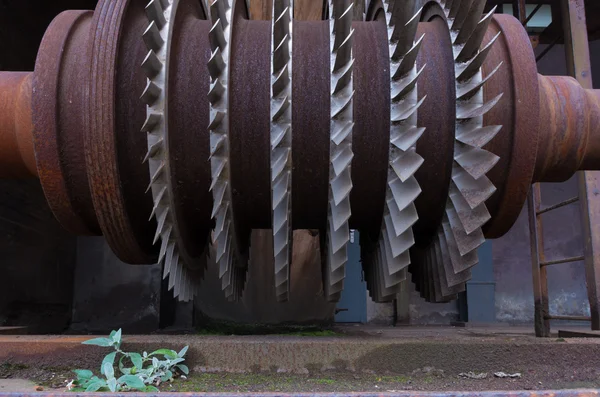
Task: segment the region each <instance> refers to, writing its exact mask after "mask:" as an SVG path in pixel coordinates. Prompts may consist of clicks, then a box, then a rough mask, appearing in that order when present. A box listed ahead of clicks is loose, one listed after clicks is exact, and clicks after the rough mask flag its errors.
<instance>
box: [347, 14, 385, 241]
mask: <svg viewBox="0 0 600 397" xmlns="http://www.w3.org/2000/svg"><path fill="white" fill-rule="evenodd" d="M352 26H353V28H354V41H353V51H354V52H355V53H356V54H363V55H364V56H357V57H356V58H355V61H354V78H353V85H354V91H355V93H354V120H355V122H354V129H353V131H352V151H353V153H354V158H353V160H352V183H353V187H352V192H351V193H350V205H351V208H352V217H351V218H350V227H352V228H353V229H360V233H361V238H362V237H366V236H367V235H368V236H369V238H370V239H371V240H373V241H377V239H378V237H379V232H380V230H381V222H382V221H383V208H384V205H385V188H386V182H387V159H388V151H389V145H390V143H389V137H390V107H389V106H388V104H389V100H390V93H389V90H387V89H386V88H387V87H389V86H390V75H389V71H388V69H387V64H388V63H389V55H388V52H389V48H388V46H387V31H386V29H385V23H384V21H381V22H380V23H371V22H354V23H353V24H352Z"/></svg>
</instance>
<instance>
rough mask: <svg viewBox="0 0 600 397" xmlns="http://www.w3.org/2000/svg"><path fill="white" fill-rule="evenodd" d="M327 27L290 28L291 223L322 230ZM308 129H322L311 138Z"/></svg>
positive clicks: (304, 24) (316, 24) (326, 182)
mask: <svg viewBox="0 0 600 397" xmlns="http://www.w3.org/2000/svg"><path fill="white" fill-rule="evenodd" d="M328 29H329V24H328V23H327V22H321V21H298V22H296V23H294V24H293V35H294V37H296V38H297V39H295V40H293V41H292V46H293V48H292V53H293V57H292V70H293V71H294V72H293V73H294V77H293V78H294V79H298V80H297V81H303V84H292V98H294V105H293V106H292V131H294V136H293V138H292V162H293V164H294V166H293V168H292V224H293V228H294V229H320V230H325V226H326V223H327V199H328V189H329V134H327V133H325V131H329V109H330V94H329V89H330V87H329V30H328ZM313 131H323V133H322V134H313V133H312V132H313Z"/></svg>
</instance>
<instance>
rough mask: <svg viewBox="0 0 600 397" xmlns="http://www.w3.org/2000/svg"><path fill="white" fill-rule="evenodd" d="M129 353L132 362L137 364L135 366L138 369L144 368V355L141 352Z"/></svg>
mask: <svg viewBox="0 0 600 397" xmlns="http://www.w3.org/2000/svg"><path fill="white" fill-rule="evenodd" d="M128 354H129V358H130V359H131V362H132V363H133V365H135V367H136V368H137V369H142V366H143V365H144V364H143V362H142V356H141V355H140V354H139V353H128Z"/></svg>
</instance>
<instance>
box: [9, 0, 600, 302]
mask: <svg viewBox="0 0 600 397" xmlns="http://www.w3.org/2000/svg"><path fill="white" fill-rule="evenodd" d="M484 6H485V1H484V0H446V1H444V0H420V1H417V0H409V1H400V0H395V1H394V0H385V1H384V0H373V1H371V2H370V3H369V5H368V7H367V12H366V18H365V20H362V21H356V20H354V21H353V20H352V16H353V2H352V1H351V0H331V1H330V2H329V3H328V4H327V7H326V9H327V10H328V12H326V13H325V15H326V17H325V18H324V19H323V20H320V21H303V20H298V19H294V3H293V0H274V2H273V15H272V19H271V20H270V21H257V20H250V19H249V18H248V9H247V5H246V2H245V1H244V0H215V1H213V2H212V3H211V4H210V6H208V5H207V4H205V3H204V2H202V1H199V0H151V1H149V2H148V1H147V0H101V1H99V3H98V7H97V9H96V10H95V11H94V12H91V11H67V12H64V13H62V14H60V15H59V16H57V17H56V18H55V20H54V21H53V22H52V24H51V25H50V26H49V27H48V30H47V32H46V34H45V36H44V39H43V40H42V43H41V46H40V50H39V53H38V58H37V60H36V67H35V71H34V72H32V73H15V72H0V92H2V93H4V94H3V96H1V99H2V100H3V101H5V102H6V106H3V107H2V109H0V110H1V111H0V122H1V124H0V125H3V126H5V128H6V129H7V131H6V133H5V134H3V135H0V148H3V149H6V150H4V151H3V153H4V152H7V153H10V155H9V156H4V157H2V159H0V164H1V165H2V167H0V170H3V171H2V172H3V173H2V176H6V177H13V176H15V175H21V176H22V175H24V174H25V175H26V174H31V175H34V176H37V177H39V179H40V182H41V185H42V187H43V190H44V194H45V196H46V198H47V201H48V204H49V206H50V208H51V210H52V212H53V213H54V214H55V216H56V218H57V219H58V221H59V222H60V223H61V224H62V225H63V226H64V227H65V228H67V229H68V230H70V231H71V232H73V233H75V234H78V235H103V236H105V238H106V240H107V242H108V244H109V245H110V247H111V248H112V249H113V251H114V252H115V254H116V255H117V256H118V257H119V258H120V259H121V260H123V261H124V262H127V263H132V264H148V263H156V262H158V263H162V264H163V266H164V268H163V275H164V277H165V278H168V286H169V288H170V289H172V290H173V293H174V295H175V296H176V297H178V298H179V299H180V300H184V301H189V300H191V299H193V297H194V295H195V294H196V293H197V291H198V288H201V287H202V282H203V281H202V278H203V276H204V273H205V269H206V267H207V265H208V266H211V267H214V270H215V273H218V276H219V281H218V282H219V283H220V288H221V289H222V290H223V292H224V293H225V296H226V297H227V298H229V299H231V300H237V299H239V298H240V297H241V296H242V292H243V290H244V286H245V283H246V275H247V271H248V267H249V266H262V267H264V272H262V271H261V272H259V274H261V276H264V280H269V281H268V282H265V281H264V280H262V279H260V278H259V279H256V278H255V279H253V280H252V281H251V282H256V283H261V287H263V288H266V289H267V291H266V292H267V293H272V296H273V299H276V300H278V301H286V300H288V299H290V295H291V293H292V292H293V282H294V280H293V279H292V278H291V274H294V273H293V272H292V271H291V269H292V266H293V264H292V252H293V247H292V242H293V231H294V230H297V229H311V230H317V231H318V232H319V237H320V244H321V247H320V249H321V259H322V260H321V271H322V283H323V284H322V289H323V294H324V296H325V298H326V299H328V300H330V301H336V300H338V299H339V298H340V295H341V292H342V289H343V285H344V277H345V273H346V263H347V261H348V256H347V246H348V242H349V239H350V230H351V229H355V230H357V231H358V232H359V233H360V245H361V259H362V266H363V270H364V274H365V279H366V282H367V287H368V289H369V293H370V295H371V297H372V299H373V300H375V301H377V302H385V301H390V300H392V299H395V298H396V297H397V296H398V292H399V291H401V289H402V288H403V282H404V281H405V280H406V278H407V272H410V273H411V278H412V281H413V282H414V283H415V285H416V288H417V290H418V291H419V292H420V293H421V295H422V296H423V297H424V298H425V299H426V300H428V301H431V302H444V301H448V300H450V299H454V298H455V297H456V296H457V294H458V293H459V292H461V291H463V290H464V288H465V282H466V281H467V280H469V278H470V277H471V268H472V267H473V266H474V265H475V264H476V263H477V261H478V258H477V248H478V247H479V246H481V244H482V243H483V242H484V241H485V238H496V237H499V236H502V235H503V234H504V233H506V232H507V231H508V229H509V228H510V226H511V225H512V224H513V223H514V222H515V220H516V218H517V216H518V214H519V212H520V210H521V208H522V206H523V203H524V201H525V199H526V196H527V192H528V189H529V187H530V186H531V184H532V183H535V182H545V181H561V180H565V179H567V178H569V177H570V176H571V175H572V174H573V173H574V172H576V171H578V170H586V169H587V170H593V169H599V168H600V144H598V143H597V142H600V128H599V127H598V125H600V123H599V122H598V121H599V120H600V94H598V92H597V91H594V90H584V89H582V88H581V87H580V86H579V85H578V84H577V82H576V81H575V80H574V79H571V78H567V77H546V76H541V75H538V74H537V70H536V66H535V58H534V56H533V52H532V49H531V45H530V43H529V41H528V37H527V33H526V32H525V30H524V29H523V28H522V26H521V25H520V23H519V22H518V21H517V20H516V19H514V18H512V17H510V16H505V15H498V14H494V9H492V10H491V11H489V12H488V13H485V14H484ZM522 104H526V106H523V105H522ZM15 120H18V122H16V121H15ZM15 148H17V149H18V150H17V149H15ZM253 229H271V231H272V236H273V248H272V252H271V253H270V254H272V267H271V264H264V263H255V262H253V261H252V260H250V236H251V232H252V230H253ZM209 252H211V255H209ZM269 256H271V255H269ZM261 270H262V269H261ZM204 282H208V281H204Z"/></svg>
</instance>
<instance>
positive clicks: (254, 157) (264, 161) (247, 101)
mask: <svg viewBox="0 0 600 397" xmlns="http://www.w3.org/2000/svg"><path fill="white" fill-rule="evenodd" d="M243 9H244V8H243V7H234V11H235V10H240V11H239V12H237V13H236V14H237V16H234V17H233V22H232V32H233V33H232V39H231V55H230V64H229V72H230V81H229V90H230V96H229V114H230V116H229V120H230V121H229V123H230V124H229V126H230V127H229V128H230V131H229V142H230V152H231V155H230V162H231V166H230V167H231V171H230V172H231V187H232V196H233V214H234V217H233V221H234V223H235V231H236V233H237V235H238V237H237V244H238V250H240V251H241V252H243V253H245V254H247V251H248V244H249V242H250V232H251V229H253V228H254V229H268V228H270V227H271V196H270V192H271V181H270V175H271V173H270V149H269V146H270V142H271V141H270V136H269V133H268V132H269V131H270V89H271V78H270V75H271V73H270V70H271V63H270V60H271V55H270V52H271V39H270V38H271V31H270V27H271V23H270V22H269V21H251V20H248V19H247V18H246V17H245V16H244V15H242V10H243Z"/></svg>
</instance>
